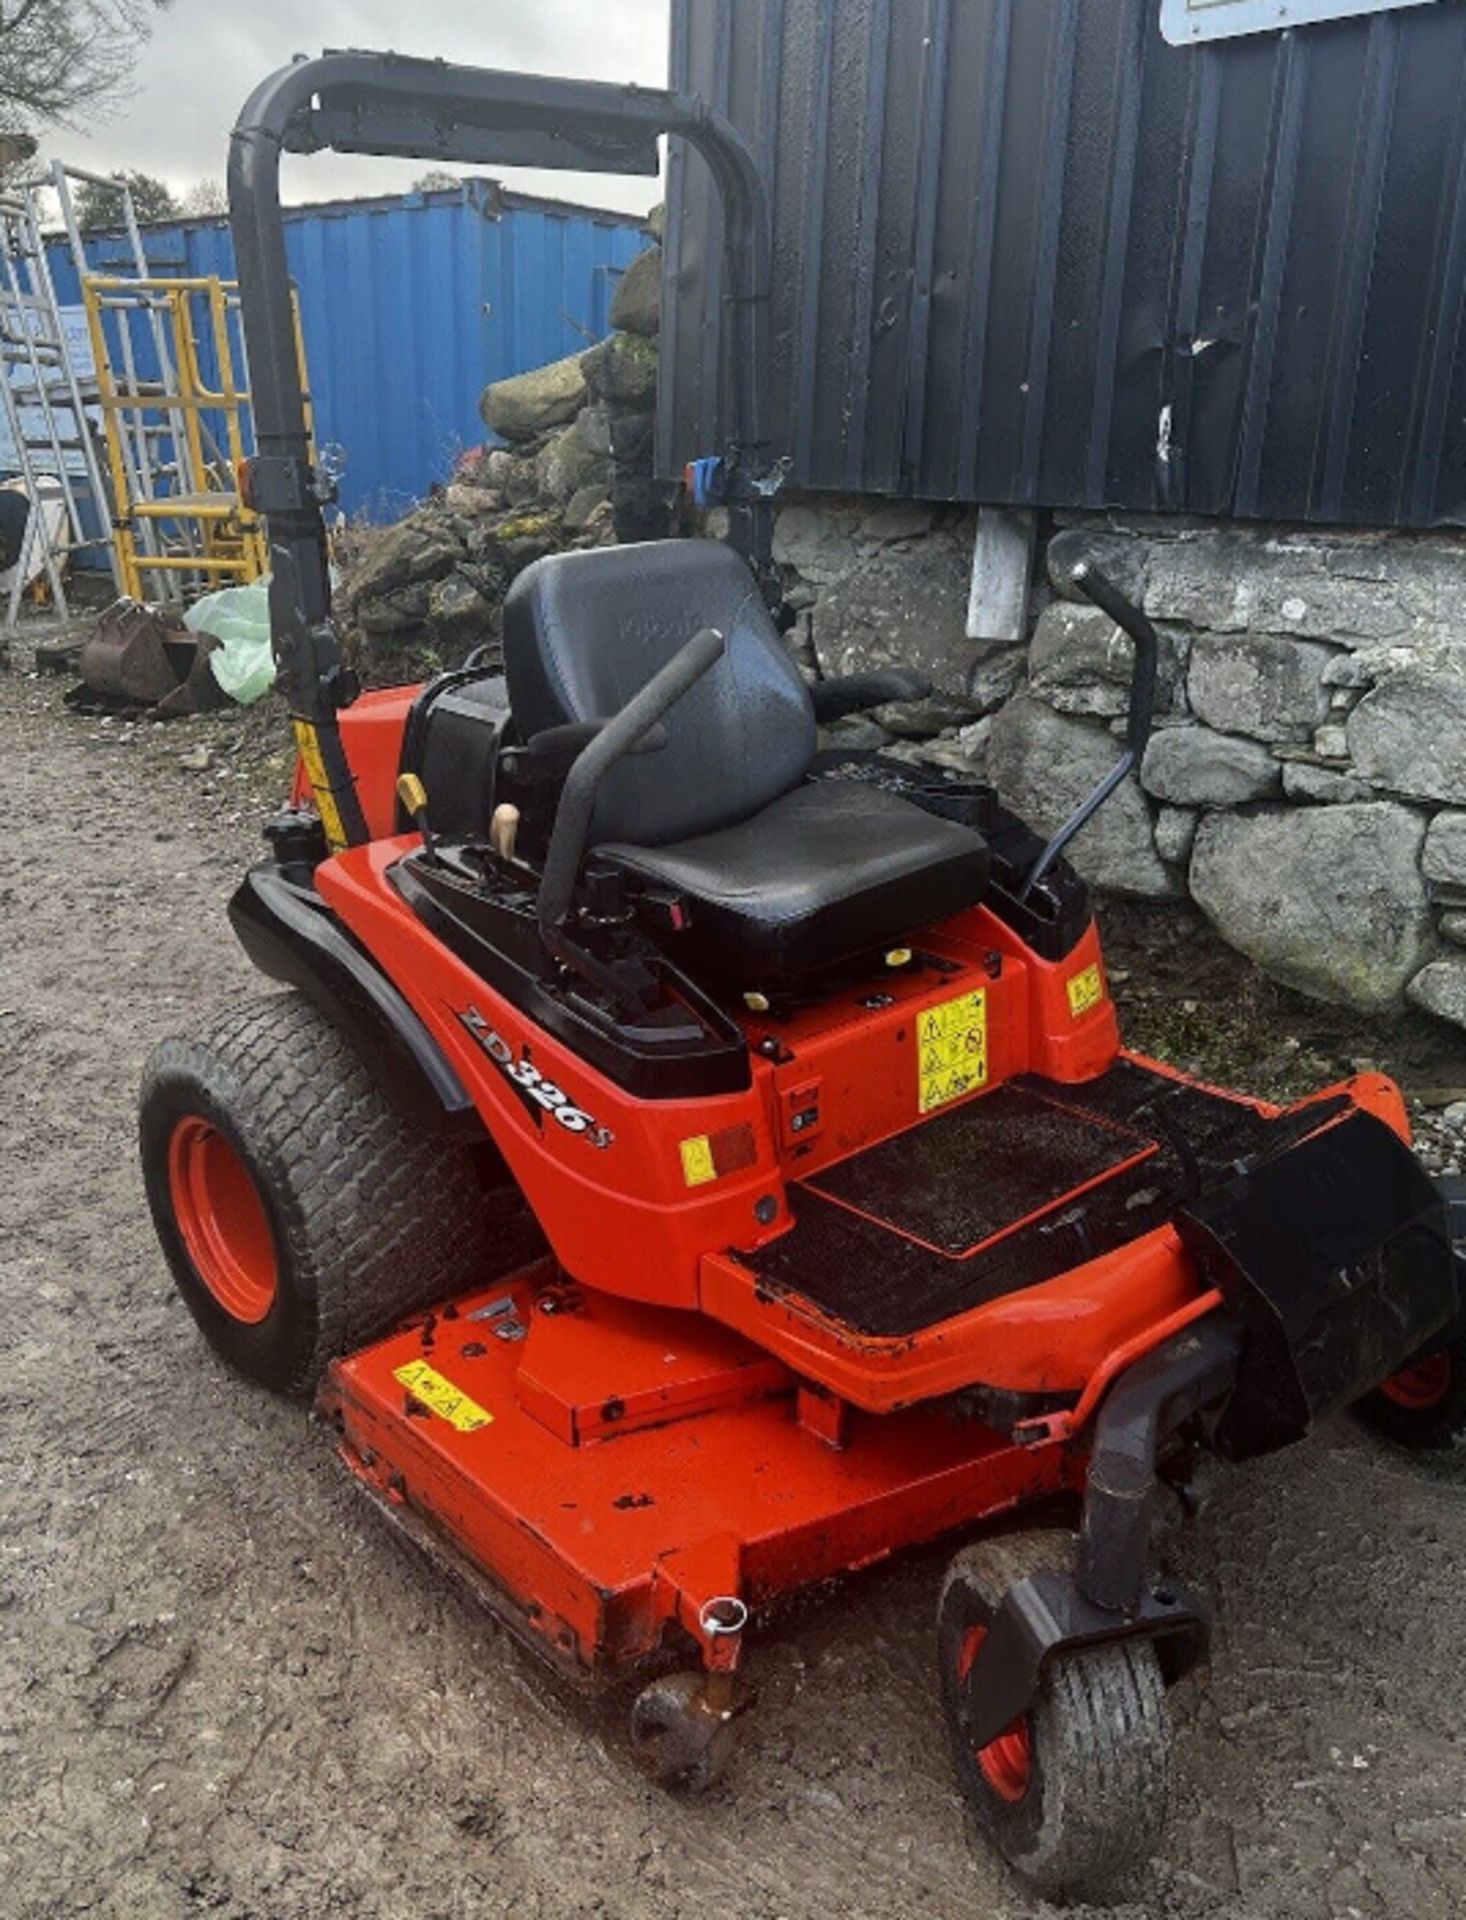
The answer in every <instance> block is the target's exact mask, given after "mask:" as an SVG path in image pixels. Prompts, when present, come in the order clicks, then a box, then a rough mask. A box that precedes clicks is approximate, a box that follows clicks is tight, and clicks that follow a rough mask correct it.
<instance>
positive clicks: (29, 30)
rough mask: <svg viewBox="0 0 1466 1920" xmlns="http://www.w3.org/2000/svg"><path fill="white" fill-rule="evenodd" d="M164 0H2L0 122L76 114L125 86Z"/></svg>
mask: <svg viewBox="0 0 1466 1920" xmlns="http://www.w3.org/2000/svg"><path fill="white" fill-rule="evenodd" d="M166 3H167V0H0V125H3V126H4V127H6V128H7V129H14V130H16V131H18V132H24V131H26V130H28V129H32V128H36V127H44V126H49V125H52V124H54V123H56V122H61V123H62V124H67V123H70V122H71V121H73V120H74V118H75V116H76V114H77V113H78V111H79V110H80V109H82V108H85V109H86V113H87V117H88V118H89V119H90V118H92V117H93V116H94V115H95V114H96V113H97V111H98V110H99V108H105V107H106V105H107V104H108V103H109V102H110V101H113V100H116V99H117V98H118V97H119V95H121V94H122V93H124V92H125V91H126V89H127V83H128V81H129V79H130V78H131V75H132V70H133V66H134V64H135V62H136V60H137V55H138V50H139V48H140V47H141V45H142V43H143V41H144V40H146V39H147V37H148V34H149V32H150V30H151V24H152V22H151V16H152V14H153V12H154V11H155V9H156V7H157V6H159V5H166Z"/></svg>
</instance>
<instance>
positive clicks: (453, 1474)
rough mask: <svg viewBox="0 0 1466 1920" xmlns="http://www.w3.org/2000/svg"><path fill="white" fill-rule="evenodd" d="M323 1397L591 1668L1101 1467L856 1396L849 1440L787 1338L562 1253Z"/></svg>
mask: <svg viewBox="0 0 1466 1920" xmlns="http://www.w3.org/2000/svg"><path fill="white" fill-rule="evenodd" d="M322 1408H323V1411H324V1412H325V1413H326V1414H327V1415H328V1416H329V1417H331V1418H333V1419H334V1421H335V1422H336V1424H337V1426H338V1429H339V1431H340V1434H341V1452H342V1456H343V1458H344V1459H345V1461H346V1462H347V1464H348V1465H349V1466H350V1467H351V1468H352V1469H353V1470H354V1471H355V1472H356V1473H357V1474H358V1475H359V1476H360V1477H361V1478H362V1479H363V1480H364V1481H365V1482H366V1483H367V1485H368V1486H369V1488H370V1489H371V1490H372V1491H373V1492H374V1493H375V1494H376V1495H377V1496H378V1499H379V1501H380V1502H381V1503H382V1504H383V1505H384V1506H385V1508H386V1510H387V1511H388V1512H389V1514H391V1515H392V1516H393V1517H394V1518H396V1519H397V1520H398V1521H399V1522H400V1523H401V1525H402V1527H403V1529H404V1531H405V1532H406V1533H407V1534H408V1535H409V1537H411V1538H414V1539H416V1540H417V1542H418V1543H419V1544H421V1545H423V1546H425V1547H427V1548H428V1549H429V1550H430V1551H431V1552H433V1553H434V1555H435V1557H438V1558H440V1559H441V1558H443V1557H445V1554H444V1549H445V1547H446V1550H447V1551H446V1557H447V1558H448V1559H449V1561H450V1562H456V1563H457V1565H458V1568H459V1570H460V1571H461V1572H463V1573H466V1574H467V1575H468V1576H469V1583H470V1584H471V1585H472V1586H473V1587H474V1588H475V1589H476V1590H477V1591H478V1593H479V1594H480V1595H481V1596H482V1597H485V1598H487V1599H488V1600H489V1601H490V1604H491V1605H492V1606H493V1607H494V1610H495V1611H496V1612H497V1613H498V1614H499V1615H500V1616H501V1617H502V1618H503V1619H504V1620H505V1621H506V1623H507V1624H508V1625H509V1626H510V1627H511V1628H512V1629H513V1630H514V1631H515V1632H517V1633H518V1634H519V1635H520V1636H521V1637H522V1638H524V1639H526V1640H528V1641H530V1642H531V1643H533V1644H534V1645H535V1646H536V1648H537V1650H538V1651H540V1652H541V1653H548V1654H549V1655H550V1656H551V1657H552V1658H553V1659H554V1660H555V1662H556V1664H557V1665H558V1666H560V1667H561V1668H562V1669H563V1670H565V1671H566V1672H568V1673H569V1674H570V1675H571V1676H573V1677H574V1678H576V1679H578V1680H580V1681H582V1682H595V1681H598V1680H602V1679H608V1678H611V1677H613V1676H614V1675H616V1674H618V1673H620V1672H622V1671H624V1670H626V1669H628V1668H632V1667H635V1666H638V1665H642V1664H644V1663H646V1662H648V1661H655V1659H656V1658H657V1656H658V1655H659V1654H662V1653H664V1652H670V1651H671V1650H672V1648H673V1646H674V1645H675V1644H676V1643H677V1642H678V1641H679V1640H681V1644H682V1648H683V1651H684V1652H687V1651H689V1650H690V1649H691V1648H692V1647H693V1646H694V1645H695V1644H696V1643H697V1642H698V1640H699V1639H700V1638H702V1634H701V1632H700V1627H699V1622H700V1621H701V1620H702V1619H703V1618H704V1616H705V1614H706V1611H707V1609H708V1608H709V1607H710V1606H712V1605H713V1604H714V1603H715V1602H717V1601H718V1600H719V1599H720V1598H722V1597H724V1596H736V1597H737V1599H738V1600H739V1601H740V1602H741V1603H742V1604H743V1605H745V1606H746V1607H748V1608H752V1609H754V1610H756V1611H757V1610H761V1609H763V1608H766V1607H768V1606H769V1605H770V1604H771V1603H774V1602H777V1601H778V1600H780V1599H781V1598H783V1597H785V1596H788V1595H792V1594H793V1593H795V1592H797V1591H799V1590H800V1589H803V1588H805V1587H808V1586H810V1585H812V1584H816V1583H818V1582H821V1581H825V1580H830V1579H833V1578H835V1577H837V1576H839V1575H841V1574H844V1573H847V1572H849V1571H850V1570H852V1569H854V1568H858V1567H862V1566H866V1565H869V1564H870V1563H872V1562H874V1561H877V1560H880V1559H882V1558H883V1557H885V1556H886V1555H888V1554H890V1553H892V1552H894V1551H897V1550H898V1549H900V1548H903V1547H906V1546H910V1545H912V1544H914V1543H917V1542H920V1541H924V1540H930V1539H934V1538H936V1537H937V1536H939V1535H941V1534H944V1533H947V1532H949V1531H951V1530H953V1529H956V1528H960V1527H964V1526H969V1525H971V1524H973V1523H975V1522H977V1521H979V1520H982V1519H985V1518H987V1517H989V1516H991V1515H993V1514H995V1513H999V1512H1002V1511H1004V1510H1005V1509H1006V1508H1008V1507H1010V1506H1012V1505H1014V1504H1016V1502H1017V1501H1018V1500H1019V1499H1020V1498H1021V1499H1025V1500H1027V1499H1033V1498H1034V1497H1036V1496H1042V1495H1043V1494H1045V1493H1053V1492H1058V1491H1060V1490H1062V1489H1064V1488H1066V1487H1071V1488H1072V1487H1076V1486H1077V1485H1078V1484H1079V1481H1080V1478H1081V1477H1082V1474H1081V1470H1080V1468H1079V1467H1078V1466H1077V1464H1076V1458H1075V1456H1073V1455H1072V1454H1070V1453H1068V1452H1066V1451H1065V1450H1064V1449H1062V1448H1060V1447H1058V1446H1053V1445H1048V1446H1040V1447H1037V1448H1035V1447H1029V1448H1022V1447H1017V1446H1014V1445H1012V1444H1011V1443H1010V1442H1008V1441H1007V1440H1005V1439H1003V1438H1002V1437H1001V1436H999V1435H998V1434H995V1433H993V1432H992V1431H991V1430H989V1429H988V1428H986V1427H983V1426H981V1425H978V1424H977V1423H975V1422H971V1421H966V1422H959V1421H955V1420H953V1419H951V1418H949V1417H945V1416H944V1415H942V1414H941V1413H938V1412H935V1411H931V1410H922V1409H916V1410H913V1411H911V1412H908V1413H905V1414H900V1415H896V1416H888V1417H884V1418H875V1417H872V1416H867V1415H861V1414H858V1413H848V1412H847V1413H845V1417H843V1418H841V1419H839V1421H838V1432H839V1439H840V1444H839V1445H838V1446H836V1445H834V1444H832V1440H833V1437H834V1434H835V1431H836V1425H837V1421H836V1416H837V1415H838V1414H840V1413H841V1412H842V1411H843V1410H840V1409H836V1408H835V1407H834V1406H833V1403H831V1402H829V1401H827V1400H825V1399H824V1398H823V1397H822V1396H820V1395H818V1394H816V1393H814V1392H812V1391H811V1390H810V1389H808V1388H799V1387H798V1386H797V1385H796V1382H795V1380H794V1378H793V1376H792V1375H791V1374H790V1373H789V1372H788V1371H786V1369H785V1368H784V1367H783V1366H781V1365H780V1364H779V1363H778V1362H777V1361H776V1360H772V1359H771V1358H770V1357H769V1356H768V1354H767V1353H764V1352H761V1351H760V1350H759V1349H758V1348H757V1347H755V1346H753V1345H751V1344H750V1343H749V1342H747V1341H745V1340H742V1339H740V1338H739V1337H738V1336H737V1335H736V1334H734V1333H731V1332H729V1331H727V1330H725V1329H723V1328H720V1327H717V1326H715V1325H713V1324H712V1323H711V1322H709V1321H707V1320H706V1319H704V1318H702V1317H701V1316H698V1315H692V1314H684V1313H676V1312H668V1311H661V1312H657V1311H653V1310H650V1309H647V1308H645V1307H635V1306H630V1305H627V1304H624V1303H622V1302H620V1301H618V1300H615V1299H612V1298H609V1297H607V1296H604V1295H592V1294H585V1293H581V1292H579V1291H578V1290H576V1289H573V1288H567V1287H566V1286H565V1285H564V1284H563V1282H562V1281H560V1280H559V1278H558V1276H557V1271H556V1269H555V1267H554V1265H553V1263H552V1262H549V1261H545V1262H542V1263H540V1264H539V1265H538V1266H535V1267H532V1268H528V1269H526V1270H525V1271H523V1272H522V1273H520V1274H518V1275H516V1276H515V1277H514V1278H513V1279H512V1280H511V1281H509V1282H506V1283H502V1284H500V1285H499V1286H497V1287H495V1288H494V1289H492V1290H491V1291H490V1292H487V1293H484V1294H480V1295H476V1296H473V1297H471V1298H468V1299H464V1300H461V1301H459V1302H458V1303H457V1304H456V1306H450V1307H445V1308H444V1309H442V1310H441V1311H440V1312H439V1313H438V1314H436V1315H430V1316H428V1317H427V1318H426V1319H424V1320H419V1321H417V1322H416V1323H414V1324H412V1325H410V1326H408V1327H406V1328H404V1329H403V1330H401V1331H399V1332H397V1333H395V1334H393V1335H391V1336H390V1337H389V1338H387V1339H385V1340H382V1341H380V1342H378V1343H377V1344H376V1345H374V1346H371V1347H367V1348H365V1349H363V1350H362V1351H361V1352H359V1353H356V1354H353V1355H351V1356H350V1357H349V1358H348V1359H346V1360H343V1361H340V1362H338V1363H337V1364H336V1365H335V1366H334V1367H333V1368H332V1369H331V1374H330V1377H329V1379H328V1382H327V1385H326V1387H325V1389H324V1392H323V1395H322ZM675 1627H680V1628H681V1629H682V1630H683V1633H682V1634H681V1635H679V1634H678V1633H676V1632H675V1631H673V1629H674V1628H675ZM683 1635H685V1636H687V1637H686V1638H684V1637H683Z"/></svg>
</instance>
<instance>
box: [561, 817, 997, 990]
mask: <svg viewBox="0 0 1466 1920" xmlns="http://www.w3.org/2000/svg"><path fill="white" fill-rule="evenodd" d="M596 858H597V860H598V861H599V862H604V863H606V864H609V865H611V866H614V867H617V868H619V869H620V870H621V871H622V872H623V873H625V874H627V875H629V876H632V877H634V878H636V879H639V880H641V881H644V882H645V883H646V884H647V885H649V886H653V887H656V888H658V889H662V890H666V891H667V892H670V893H674V894H676V895H677V896H678V897H679V898H680V899H681V900H682V901H684V902H685V903H686V905H687V907H688V910H689V924H688V926H687V927H686V928H685V929H684V930H683V931H681V932H679V933H676V934H672V935H669V936H668V947H667V950H668V953H669V955H670V956H671V957H672V958H673V959H675V960H676V961H677V962H678V963H679V964H681V965H686V966H689V967H692V968H694V969H697V968H702V969H706V970H708V971H712V972H717V973H721V974H725V975H732V976H733V977H735V978H736V979H737V980H738V981H739V982H740V983H741V984H743V985H745V986H747V987H760V986H771V985H777V984H779V983H781V982H787V981H790V980H794V979H797V978H799V977H801V976H807V975H809V974H812V973H817V972H819V971H821V970H822V969H824V968H827V967H832V966H836V965H838V964H839V963H840V962H842V961H845V960H850V959H853V958H855V957H856V956H857V955H858V954H862V953H866V952H869V951H872V950H875V949H878V948H882V947H890V946H895V945H898V944H900V943H901V941H902V940H903V939H904V938H905V937H906V936H907V935H909V934H911V933H913V932H914V931H915V930H916V929H917V928H918V927H923V926H926V925H927V924H928V923H929V922H931V921H933V920H942V919H945V918H946V917H947V916H948V915H949V914H953V913H960V912H961V911H962V910H963V909H964V908H966V907H970V906H973V905H975V904H976V902H977V900H978V899H979V898H980V896H981V894H982V891H983V888H984V886H985V885H986V883H987V872H988V854H987V848H986V846H985V845H984V843H983V840H982V838H981V836H980V835H979V834H976V833H973V832H972V831H971V829H970V828H967V827H959V826H956V825H954V823H953V822H952V821H950V820H940V819H938V818H937V817H936V816H935V815H934V814H929V813H923V812H922V810H921V809H920V808H919V807H914V806H912V804H911V803H910V801H908V800H902V799H900V798H899V797H898V796H897V795H895V794H892V793H886V792H885V791H884V790H883V789H881V788H879V787H870V786H863V785H862V786H857V785H854V784H850V785H846V784H845V783H843V782H839V781H828V782H823V781H822V782H819V783H816V784H811V785H807V786H801V787H796V788H795V789H794V791H793V792H792V793H787V794H785V795H783V796H782V797H781V798H780V799H778V800H775V801H774V802H773V804H772V805H771V806H768V807H765V808H764V809H763V811H762V812H761V813H759V814H757V815H755V816H754V818H753V819H751V820H746V821H744V822H743V823H742V824H741V825H740V826H736V827H726V828H724V829H723V830H722V831H721V832H718V833H707V834H703V835H701V836H699V837H698V838H697V839H693V840H681V841H678V842H676V843H675V844H673V845H671V846H664V847H640V846H627V845H625V844H621V843H615V842H613V843H611V844H609V845H604V846H600V847H598V848H597V849H596Z"/></svg>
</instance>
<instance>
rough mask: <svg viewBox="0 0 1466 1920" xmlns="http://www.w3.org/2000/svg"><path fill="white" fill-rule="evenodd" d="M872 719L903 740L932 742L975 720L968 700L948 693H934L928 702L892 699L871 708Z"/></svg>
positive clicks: (975, 714)
mask: <svg viewBox="0 0 1466 1920" xmlns="http://www.w3.org/2000/svg"><path fill="white" fill-rule="evenodd" d="M871 718H872V719H873V720H874V721H876V722H877V724H878V725H880V726H883V727H884V728H885V729H886V731H887V733H894V734H895V735H896V736H897V738H898V739H902V740H932V739H935V737H936V736H937V734H939V733H946V732H947V731H949V730H950V729H953V728H956V727H960V726H962V725H964V724H965V722H967V721H969V720H975V719H976V718H977V709H976V708H975V707H974V706H973V705H972V703H971V701H969V700H961V699H958V698H957V697H955V696H954V695H952V694H950V693H934V694H933V695H932V696H931V698H930V699H928V700H892V701H889V702H888V703H887V704H886V705H885V706H883V707H876V708H874V709H872V712H871Z"/></svg>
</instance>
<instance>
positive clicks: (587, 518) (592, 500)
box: [565, 484, 607, 533]
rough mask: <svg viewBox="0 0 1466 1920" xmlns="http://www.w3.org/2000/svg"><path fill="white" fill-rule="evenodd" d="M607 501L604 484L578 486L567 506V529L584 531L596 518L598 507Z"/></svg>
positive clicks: (567, 530)
mask: <svg viewBox="0 0 1466 1920" xmlns="http://www.w3.org/2000/svg"><path fill="white" fill-rule="evenodd" d="M606 502H607V496H606V489H605V487H604V486H603V485H599V484H593V485H591V486H587V487H577V488H576V490H575V492H574V493H572V494H571V496H570V499H569V502H568V504H567V505H566V508H565V531H566V532H567V533H584V532H585V530H586V528H587V527H588V526H589V525H590V523H591V520H592V519H593V518H594V516H595V512H596V509H597V508H598V507H601V506H603V505H605V504H606Z"/></svg>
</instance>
